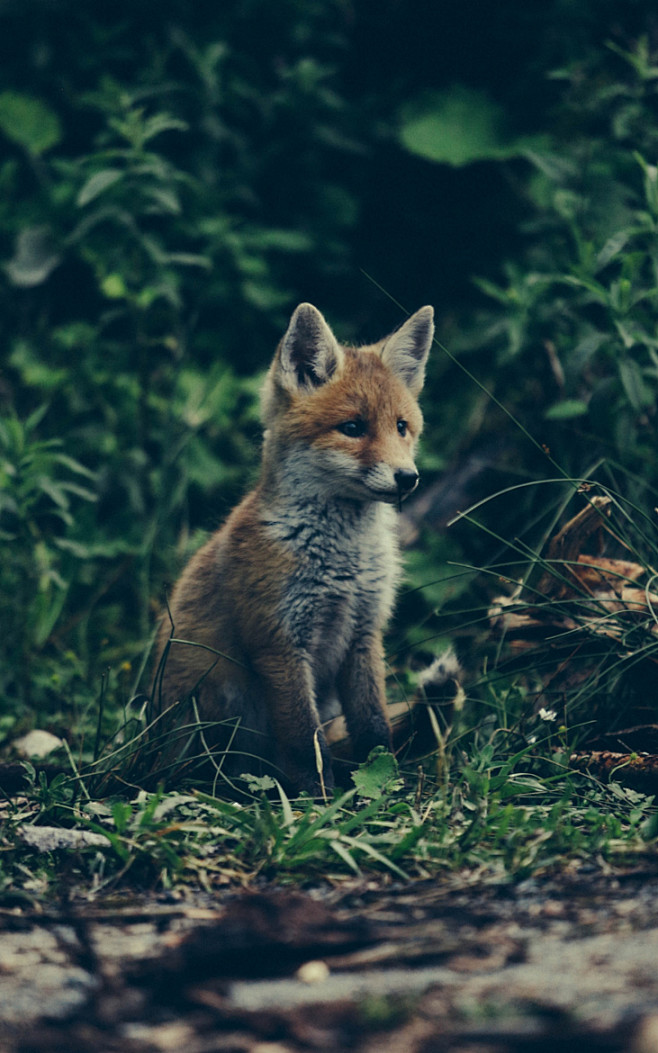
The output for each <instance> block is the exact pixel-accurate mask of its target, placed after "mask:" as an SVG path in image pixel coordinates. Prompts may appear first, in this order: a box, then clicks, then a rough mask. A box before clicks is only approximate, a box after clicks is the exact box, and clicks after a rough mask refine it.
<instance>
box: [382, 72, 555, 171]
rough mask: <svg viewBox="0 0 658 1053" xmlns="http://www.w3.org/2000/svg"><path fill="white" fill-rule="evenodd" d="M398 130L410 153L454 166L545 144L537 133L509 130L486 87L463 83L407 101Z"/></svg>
mask: <svg viewBox="0 0 658 1053" xmlns="http://www.w3.org/2000/svg"><path fill="white" fill-rule="evenodd" d="M399 136H400V140H401V142H402V145H403V146H404V147H406V149H407V150H409V151H410V152H411V153H413V154H418V155H419V156H420V157H424V158H426V159H427V160H428V161H438V162H439V163H441V164H449V165H453V166H455V167H459V166H461V165H467V164H471V163H472V162H473V161H500V160H504V159H507V158H510V157H518V156H520V155H522V154H524V153H525V152H526V151H528V150H533V149H535V150H536V149H539V148H541V147H542V146H543V145H545V143H544V139H543V137H540V136H513V135H510V134H509V132H508V130H507V128H506V121H505V114H504V111H503V109H502V107H500V106H499V105H498V103H496V102H495V101H494V100H493V99H492V98H491V97H490V96H489V95H487V94H486V92H483V91H478V90H477V89H475V88H468V87H465V86H463V85H461V84H454V85H453V86H452V87H450V88H448V89H447V90H445V91H441V92H430V93H428V94H427V95H425V96H423V98H422V99H421V100H419V101H416V102H415V103H413V104H411V105H410V106H408V107H407V108H406V110H404V111H403V114H402V121H401V126H400V131H399Z"/></svg>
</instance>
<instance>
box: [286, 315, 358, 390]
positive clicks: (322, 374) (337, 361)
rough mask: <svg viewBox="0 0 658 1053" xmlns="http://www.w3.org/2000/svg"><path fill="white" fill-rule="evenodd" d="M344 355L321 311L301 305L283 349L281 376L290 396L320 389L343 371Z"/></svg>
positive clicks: (291, 323)
mask: <svg viewBox="0 0 658 1053" xmlns="http://www.w3.org/2000/svg"><path fill="white" fill-rule="evenodd" d="M342 362H343V353H342V351H341V349H340V347H339V346H338V342H337V340H336V337H335V336H334V334H333V333H332V331H331V329H330V328H329V326H328V325H327V323H326V322H325V320H324V318H323V316H322V315H321V314H320V312H319V311H318V309H317V307H313V305H312V304H310V303H300V305H299V307H297V308H296V309H295V311H294V313H293V316H292V318H291V319H290V325H289V326H288V329H287V330H286V333H285V336H284V337H283V340H282V341H281V345H280V348H279V358H278V366H277V373H278V379H279V381H280V382H281V384H282V385H283V386H284V387H285V388H287V390H288V391H290V392H296V391H299V390H300V389H302V390H306V391H310V390H312V389H313V388H317V387H320V385H321V384H326V382H327V381H328V380H329V379H330V378H331V377H332V376H333V375H334V373H335V372H336V370H338V369H340V366H341V365H342Z"/></svg>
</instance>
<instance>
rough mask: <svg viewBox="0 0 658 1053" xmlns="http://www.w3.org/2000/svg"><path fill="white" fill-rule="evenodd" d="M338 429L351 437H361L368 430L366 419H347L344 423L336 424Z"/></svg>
mask: <svg viewBox="0 0 658 1053" xmlns="http://www.w3.org/2000/svg"><path fill="white" fill-rule="evenodd" d="M336 430H337V431H339V432H341V433H342V434H343V435H347V436H348V438H350V439H360V438H362V436H364V435H365V433H366V431H367V425H366V422H365V421H364V420H359V419H358V418H357V419H356V420H346V421H344V422H343V423H342V424H338V425H336Z"/></svg>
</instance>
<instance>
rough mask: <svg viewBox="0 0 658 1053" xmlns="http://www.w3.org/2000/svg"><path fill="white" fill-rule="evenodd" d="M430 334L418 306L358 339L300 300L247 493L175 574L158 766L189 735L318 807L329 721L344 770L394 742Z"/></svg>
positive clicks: (277, 362) (230, 771)
mask: <svg viewBox="0 0 658 1053" xmlns="http://www.w3.org/2000/svg"><path fill="white" fill-rule="evenodd" d="M433 338H434V312H433V308H432V307H430V306H426V307H421V308H420V310H418V311H416V313H415V314H413V315H411V316H410V317H409V318H407V320H406V321H404V322H403V324H402V325H401V326H400V327H399V328H398V329H397V330H395V331H394V332H393V333H391V334H390V335H388V336H386V337H384V338H383V339H381V340H379V341H378V342H376V343H373V344H369V345H366V346H362V347H351V346H348V345H345V344H340V343H339V342H338V341H337V339H336V337H335V336H334V333H333V331H332V329H331V328H330V326H329V324H328V323H327V321H326V320H325V318H324V316H323V315H322V314H321V312H320V311H319V310H318V309H317V308H316V307H314V306H313V305H312V304H309V303H302V304H300V305H299V306H298V307H297V308H296V309H295V311H294V312H293V314H292V317H291V319H290V322H289V325H288V328H287V330H286V332H285V334H284V336H283V338H282V339H281V341H280V343H279V345H278V347H277V350H276V353H275V355H274V359H273V361H272V363H271V366H270V368H269V370H268V373H267V375H266V378H265V382H264V385H263V388H262V391H261V420H262V424H263V427H264V432H263V443H262V461H261V471H260V476H259V479H258V481H257V484H256V486H255V488H254V489H253V490H252V491H251V492H250V493H248V494H247V496H246V497H244V498H243V500H242V501H241V503H240V504H238V505H237V507H236V508H235V509H234V510H233V511H232V512H231V513H230V515H229V516H228V519H227V520H226V522H225V523H224V525H223V526H221V527H220V528H219V529H218V530H217V531H216V532H215V533H214V534H212V535H211V537H210V538H209V540H208V541H207V542H206V543H205V544H204V545H203V546H202V547H201V548H200V549H199V550H198V551H197V552H196V554H195V555H194V556H193V557H192V559H191V560H190V562H189V563H188V564H187V566H186V568H185V569H184V570H183V572H182V574H181V576H180V578H179V580H178V581H177V583H176V584H175V586H174V588H173V591H172V593H171V596H170V598H169V601H168V610H167V613H166V616H165V617H164V618H163V620H162V624H161V627H160V630H159V638H158V642H157V646H156V663H155V665H156V670H157V672H156V675H155V678H154V682H153V685H152V691H151V701H150V715H151V716H152V718H153V722H154V726H155V728H156V729H157V735H158V742H159V743H162V742H164V746H163V747H162V748H161V749H160V753H159V758H160V762H161V763H162V764H163V765H164V766H165V767H166V766H167V765H169V764H171V759H172V757H173V756H174V755H175V754H176V756H180V755H181V754H185V751H186V750H187V751H188V755H190V753H193V752H194V751H193V750H191V744H192V743H193V741H195V735H196V736H197V740H196V741H197V743H198V742H199V741H200V742H201V743H202V746H203V752H205V753H206V755H210V757H211V759H212V763H213V765H214V768H215V770H216V772H217V773H219V772H221V773H222V774H223V775H226V777H227V778H229V780H230V779H233V778H236V777H239V776H240V775H242V774H247V773H252V774H264V773H269V774H273V775H274V777H275V778H277V779H278V780H279V781H280V783H281V784H282V785H283V786H284V787H285V788H286V790H287V791H288V792H292V793H294V794H297V793H304V792H306V793H308V794H309V795H311V796H312V797H314V798H318V799H325V800H326V799H327V794H328V793H330V792H331V791H332V789H333V787H334V773H333V771H332V758H331V754H330V748H329V745H328V743H327V739H326V736H325V732H324V725H325V723H326V722H327V721H328V720H329V719H330V718H331V717H335V716H336V714H338V713H340V714H342V717H343V718H344V722H345V724H346V726H347V730H348V732H349V736H350V740H351V744H352V747H351V748H352V753H353V757H354V760H355V761H356V762H360V761H362V760H365V759H367V757H368V755H369V754H370V752H371V751H372V750H373V749H374V748H375V747H377V746H383V747H385V748H387V749H391V725H390V721H389V719H388V716H387V712H386V708H387V707H386V694H385V660H384V649H383V633H384V630H385V628H386V626H387V623H388V621H389V619H390V617H391V614H392V610H393V606H394V600H395V595H396V590H397V587H398V585H399V581H400V577H401V557H400V551H399V543H398V537H397V522H396V509H397V508H398V507H399V506H400V504H401V502H402V501H403V500H404V499H405V498H407V497H409V495H410V494H411V493H413V491H414V490H415V489H416V487H417V485H418V480H419V474H418V470H417V467H416V463H415V456H416V449H417V444H418V439H419V436H420V434H421V431H422V427H423V416H422V413H421V409H420V406H419V402H418V398H419V395H420V392H421V389H422V387H423V383H424V378H425V366H426V362H427V359H428V355H429V352H430V348H431V345H432V341H433ZM195 729H196V730H195ZM176 751H178V752H177V753H176Z"/></svg>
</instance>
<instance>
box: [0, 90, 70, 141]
mask: <svg viewBox="0 0 658 1053" xmlns="http://www.w3.org/2000/svg"><path fill="white" fill-rule="evenodd" d="M0 130H1V131H3V132H4V134H5V135H6V136H7V138H8V139H11V140H12V141H13V142H15V143H18V144H19V146H22V147H24V149H26V150H27V151H28V153H30V154H33V155H34V156H38V155H39V154H43V153H45V152H46V150H50V149H51V148H52V147H53V146H57V144H58V143H59V142H60V140H61V138H62V128H61V124H60V121H59V117H58V116H57V114H56V113H55V112H54V110H51V108H50V106H47V105H46V104H45V103H44V102H41V100H40V99H35V98H34V97H33V96H31V95H21V94H19V93H18V92H16V91H3V92H1V93H0Z"/></svg>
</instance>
